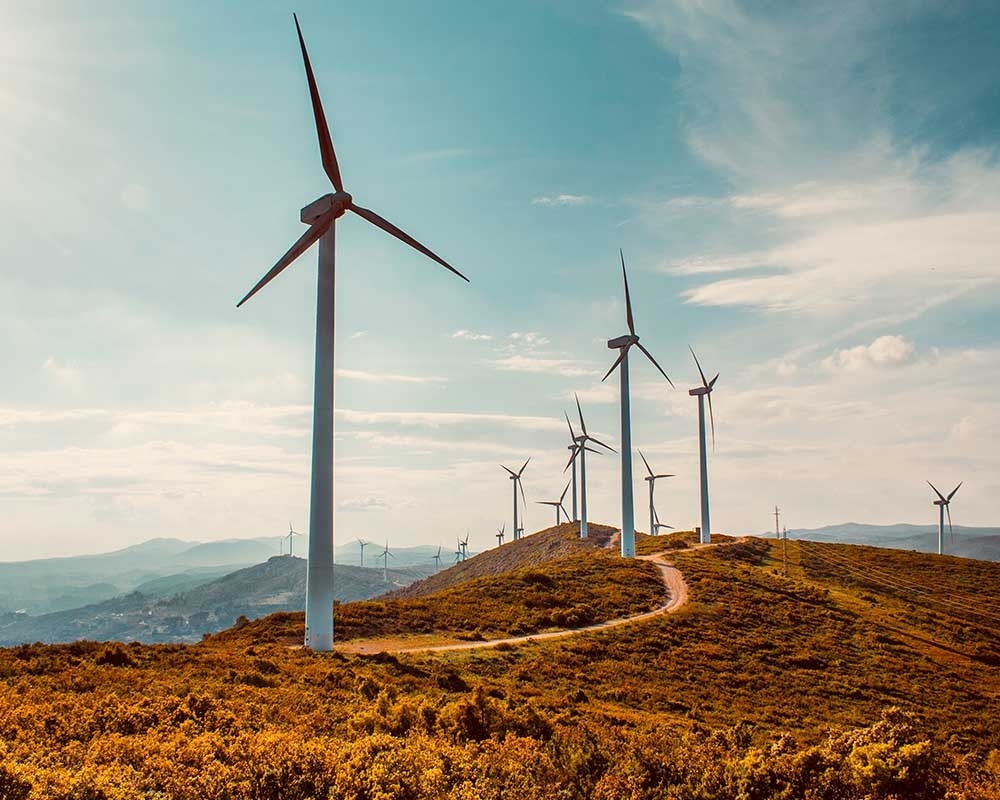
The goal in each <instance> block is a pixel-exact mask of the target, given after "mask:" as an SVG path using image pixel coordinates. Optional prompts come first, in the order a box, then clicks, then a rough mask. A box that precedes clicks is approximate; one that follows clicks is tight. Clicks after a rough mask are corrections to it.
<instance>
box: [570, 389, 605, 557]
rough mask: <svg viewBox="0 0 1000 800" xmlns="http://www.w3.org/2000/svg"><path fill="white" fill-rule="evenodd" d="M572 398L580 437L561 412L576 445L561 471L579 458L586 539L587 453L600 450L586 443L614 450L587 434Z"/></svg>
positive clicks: (584, 535)
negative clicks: (578, 423) (578, 419)
mask: <svg viewBox="0 0 1000 800" xmlns="http://www.w3.org/2000/svg"><path fill="white" fill-rule="evenodd" d="M573 397H574V399H575V400H576V413H577V415H578V416H579V417H580V431H581V433H580V435H579V436H577V435H576V433H575V432H574V430H573V423H572V422H570V421H569V414H567V413H566V412H565V411H563V415H564V416H565V417H566V424H567V425H568V426H569V435H570V436H571V437H572V439H573V441H574V442H575V443H576V452H575V453H573V454H572V455H570V457H569V463H568V464H567V465H566V467H565V468H564V469H563V472H565V471H566V470H567V469H569V468H570V466H571V465H572V464H573V463H574V461H575V459H576V458H577V457H578V456H579V458H580V538H581V539H586V538H587V453H600V450H595V449H594V448H593V447H587V442H593V443H594V444H599V445H600V446H601V447H606V448H607V449H608V450H610V451H611V452H612V453H613V452H615V449H614V448H613V447H611V446H610V445H607V444H604V442H602V441H600V440H599V439H595V438H594V437H593V436H591V435H590V434H589V433H587V423H585V422H584V421H583V409H582V408H580V397H579V396H578V395H577V394H576V392H574V393H573Z"/></svg>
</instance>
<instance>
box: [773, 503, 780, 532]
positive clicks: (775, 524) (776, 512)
mask: <svg viewBox="0 0 1000 800" xmlns="http://www.w3.org/2000/svg"><path fill="white" fill-rule="evenodd" d="M780 513H781V509H780V508H778V507H777V506H775V507H774V538H775V539H780V538H781V531H780V530H779V528H778V515H779V514H780Z"/></svg>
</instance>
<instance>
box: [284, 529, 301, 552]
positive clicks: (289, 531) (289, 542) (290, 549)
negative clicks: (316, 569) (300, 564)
mask: <svg viewBox="0 0 1000 800" xmlns="http://www.w3.org/2000/svg"><path fill="white" fill-rule="evenodd" d="M301 535H302V534H301V533H299V532H298V531H293V530H292V523H291V522H289V523H288V533H286V534H285V538H286V539H288V555H293V553H292V541H293V540H292V537H293V536H301Z"/></svg>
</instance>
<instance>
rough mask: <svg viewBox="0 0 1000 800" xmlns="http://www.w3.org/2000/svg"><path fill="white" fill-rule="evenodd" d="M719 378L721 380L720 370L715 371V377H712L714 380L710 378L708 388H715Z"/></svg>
mask: <svg viewBox="0 0 1000 800" xmlns="http://www.w3.org/2000/svg"><path fill="white" fill-rule="evenodd" d="M717 380H719V373H718V372H716V373H715V377H714V378H712V380H710V381H709V382H708V388H709V389H714V388H715V382H716V381H717Z"/></svg>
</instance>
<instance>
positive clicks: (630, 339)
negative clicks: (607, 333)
mask: <svg viewBox="0 0 1000 800" xmlns="http://www.w3.org/2000/svg"><path fill="white" fill-rule="evenodd" d="M638 341H639V337H638V336H633V335H632V334H629V333H627V334H625V335H624V336H618V337H616V338H614V339H608V350H621V349H622V348H623V347H631V346H632V345H634V344H635V343H636V342H638Z"/></svg>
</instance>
